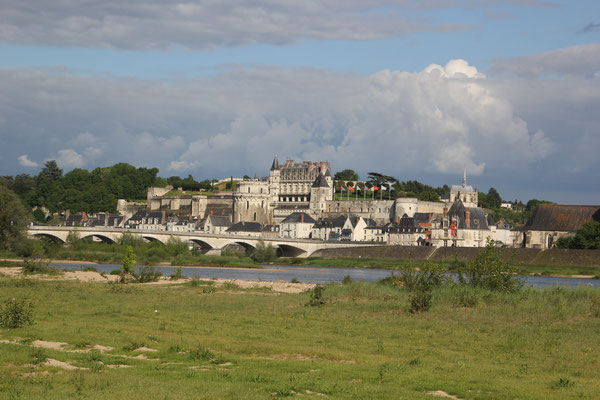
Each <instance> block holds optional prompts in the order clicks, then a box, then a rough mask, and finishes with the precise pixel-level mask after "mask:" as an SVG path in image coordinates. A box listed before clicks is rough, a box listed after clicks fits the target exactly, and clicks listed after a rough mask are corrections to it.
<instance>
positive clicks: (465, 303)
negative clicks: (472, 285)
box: [454, 288, 479, 308]
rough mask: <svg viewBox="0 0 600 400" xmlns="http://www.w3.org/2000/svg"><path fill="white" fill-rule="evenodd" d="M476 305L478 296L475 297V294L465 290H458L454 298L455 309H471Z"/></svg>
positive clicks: (472, 291)
mask: <svg viewBox="0 0 600 400" xmlns="http://www.w3.org/2000/svg"><path fill="white" fill-rule="evenodd" d="M478 303H479V296H478V295H477V292H475V291H474V290H469V289H467V288H464V289H460V290H458V291H457V293H456V297H455V298H454V305H455V306H456V307H466V308H473V307H476V306H477V304H478Z"/></svg>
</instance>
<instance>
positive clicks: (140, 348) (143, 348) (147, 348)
mask: <svg viewBox="0 0 600 400" xmlns="http://www.w3.org/2000/svg"><path fill="white" fill-rule="evenodd" d="M134 351H147V352H150V353H156V352H158V350H156V349H151V348H149V347H145V346H143V347H138V348H137V349H135V350H134Z"/></svg>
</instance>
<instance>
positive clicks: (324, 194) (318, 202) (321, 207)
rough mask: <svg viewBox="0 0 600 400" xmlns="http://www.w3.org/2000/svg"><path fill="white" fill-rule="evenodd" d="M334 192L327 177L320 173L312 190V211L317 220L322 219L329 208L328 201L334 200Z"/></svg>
mask: <svg viewBox="0 0 600 400" xmlns="http://www.w3.org/2000/svg"><path fill="white" fill-rule="evenodd" d="M332 198H333V195H332V190H331V186H330V185H329V183H327V179H326V178H325V175H323V174H322V173H321V172H319V176H317V179H315V181H314V182H313V184H312V186H311V188H310V211H311V213H312V214H313V215H315V216H316V217H317V218H318V217H320V216H321V215H322V214H323V213H324V212H325V208H326V206H327V200H332Z"/></svg>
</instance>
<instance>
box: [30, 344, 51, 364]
mask: <svg viewBox="0 0 600 400" xmlns="http://www.w3.org/2000/svg"><path fill="white" fill-rule="evenodd" d="M30 356H31V357H32V358H33V363H34V364H35V365H38V364H41V363H43V362H44V361H46V360H47V359H48V356H47V355H46V352H45V351H44V349H40V348H33V349H32V350H31V353H30Z"/></svg>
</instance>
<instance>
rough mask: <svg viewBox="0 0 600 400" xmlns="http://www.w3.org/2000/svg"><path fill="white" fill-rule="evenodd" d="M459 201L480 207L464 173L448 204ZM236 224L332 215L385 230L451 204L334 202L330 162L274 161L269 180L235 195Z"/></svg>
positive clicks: (250, 183)
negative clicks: (297, 215) (295, 215)
mask: <svg viewBox="0 0 600 400" xmlns="http://www.w3.org/2000/svg"><path fill="white" fill-rule="evenodd" d="M458 198H459V199H460V200H461V201H462V202H463V203H464V205H465V206H466V207H477V201H478V192H477V190H476V189H473V188H472V187H471V186H469V185H467V175H466V170H465V172H464V176H463V182H462V186H459V185H452V187H451V190H450V195H449V198H448V199H445V201H446V202H450V204H452V203H453V202H454V201H455V200H456V199H458ZM233 203H234V205H233V222H240V221H249V222H259V223H261V224H266V225H270V224H279V223H280V222H281V221H282V220H283V219H285V218H286V217H287V216H289V215H290V214H292V213H294V212H303V213H306V214H308V215H310V216H311V217H312V218H314V219H319V218H322V217H327V216H332V215H355V216H359V217H363V218H369V219H372V220H374V221H375V222H377V223H378V224H381V225H384V224H386V223H389V222H390V221H397V220H398V219H399V218H401V217H402V216H403V215H405V214H406V215H407V216H408V217H413V216H414V215H415V213H429V214H442V213H443V210H444V207H448V204H447V203H443V202H431V201H420V200H417V199H416V198H397V199H388V200H386V199H383V198H380V199H377V198H372V199H368V198H363V199H360V198H354V199H352V198H349V199H347V200H343V201H340V200H334V186H333V178H332V176H331V166H330V164H329V162H327V161H319V162H310V161H303V162H302V163H296V162H294V161H293V160H287V161H286V162H285V164H283V165H280V164H279V160H278V159H277V156H275V158H274V160H273V163H272V165H271V169H270V171H269V176H268V177H266V178H263V179H259V178H258V177H255V178H254V179H251V180H245V181H241V182H239V183H238V191H237V192H236V193H235V194H234V202H233Z"/></svg>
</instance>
